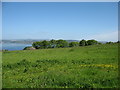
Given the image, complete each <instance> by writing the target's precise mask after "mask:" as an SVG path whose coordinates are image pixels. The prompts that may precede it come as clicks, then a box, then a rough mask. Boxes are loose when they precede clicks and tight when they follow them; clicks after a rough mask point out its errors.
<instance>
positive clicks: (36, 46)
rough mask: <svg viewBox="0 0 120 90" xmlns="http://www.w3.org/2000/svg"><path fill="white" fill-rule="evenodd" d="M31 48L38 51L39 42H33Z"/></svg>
mask: <svg viewBox="0 0 120 90" xmlns="http://www.w3.org/2000/svg"><path fill="white" fill-rule="evenodd" d="M32 46H33V47H34V48H36V49H39V48H40V47H41V41H39V42H33V44H32Z"/></svg>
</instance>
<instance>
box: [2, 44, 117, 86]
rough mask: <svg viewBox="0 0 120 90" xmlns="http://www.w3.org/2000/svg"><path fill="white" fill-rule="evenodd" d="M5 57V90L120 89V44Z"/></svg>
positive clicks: (21, 52)
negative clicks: (119, 56)
mask: <svg viewBox="0 0 120 90" xmlns="http://www.w3.org/2000/svg"><path fill="white" fill-rule="evenodd" d="M0 53H1V52H0ZM2 56H3V57H2V58H3V59H2V60H3V67H2V69H3V72H2V75H3V76H2V78H3V81H2V83H3V88H117V87H118V86H117V84H118V81H117V80H118V44H103V45H92V46H84V47H82V46H81V47H73V48H54V49H38V50H21V51H4V52H2Z"/></svg>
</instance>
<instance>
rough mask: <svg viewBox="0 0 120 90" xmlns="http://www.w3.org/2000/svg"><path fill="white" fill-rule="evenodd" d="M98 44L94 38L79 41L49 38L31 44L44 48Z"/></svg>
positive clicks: (37, 47)
mask: <svg viewBox="0 0 120 90" xmlns="http://www.w3.org/2000/svg"><path fill="white" fill-rule="evenodd" d="M95 44H100V43H99V42H98V41H96V40H84V39H83V40H81V41H80V42H70V43H68V42H67V41H66V40H62V39H60V40H53V39H52V40H50V41H46V40H44V41H39V42H33V44H32V46H33V47H34V48H36V49H45V48H64V47H76V46H88V45H95Z"/></svg>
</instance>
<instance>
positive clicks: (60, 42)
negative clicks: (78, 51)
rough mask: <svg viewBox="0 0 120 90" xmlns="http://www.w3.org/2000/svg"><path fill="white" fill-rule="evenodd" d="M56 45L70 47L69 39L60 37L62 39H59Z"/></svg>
mask: <svg viewBox="0 0 120 90" xmlns="http://www.w3.org/2000/svg"><path fill="white" fill-rule="evenodd" d="M56 47H58V48H60V47H62V48H63V47H68V42H67V41H65V40H62V39H60V40H57V41H56Z"/></svg>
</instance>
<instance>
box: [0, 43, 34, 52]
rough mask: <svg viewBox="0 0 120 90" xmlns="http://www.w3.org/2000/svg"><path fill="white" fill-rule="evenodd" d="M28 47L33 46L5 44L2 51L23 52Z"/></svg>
mask: <svg viewBox="0 0 120 90" xmlns="http://www.w3.org/2000/svg"><path fill="white" fill-rule="evenodd" d="M26 46H32V45H31V44H20V43H3V44H0V50H2V49H3V50H5V49H7V50H9V51H13V50H23V49H24V48H25V47H26Z"/></svg>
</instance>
